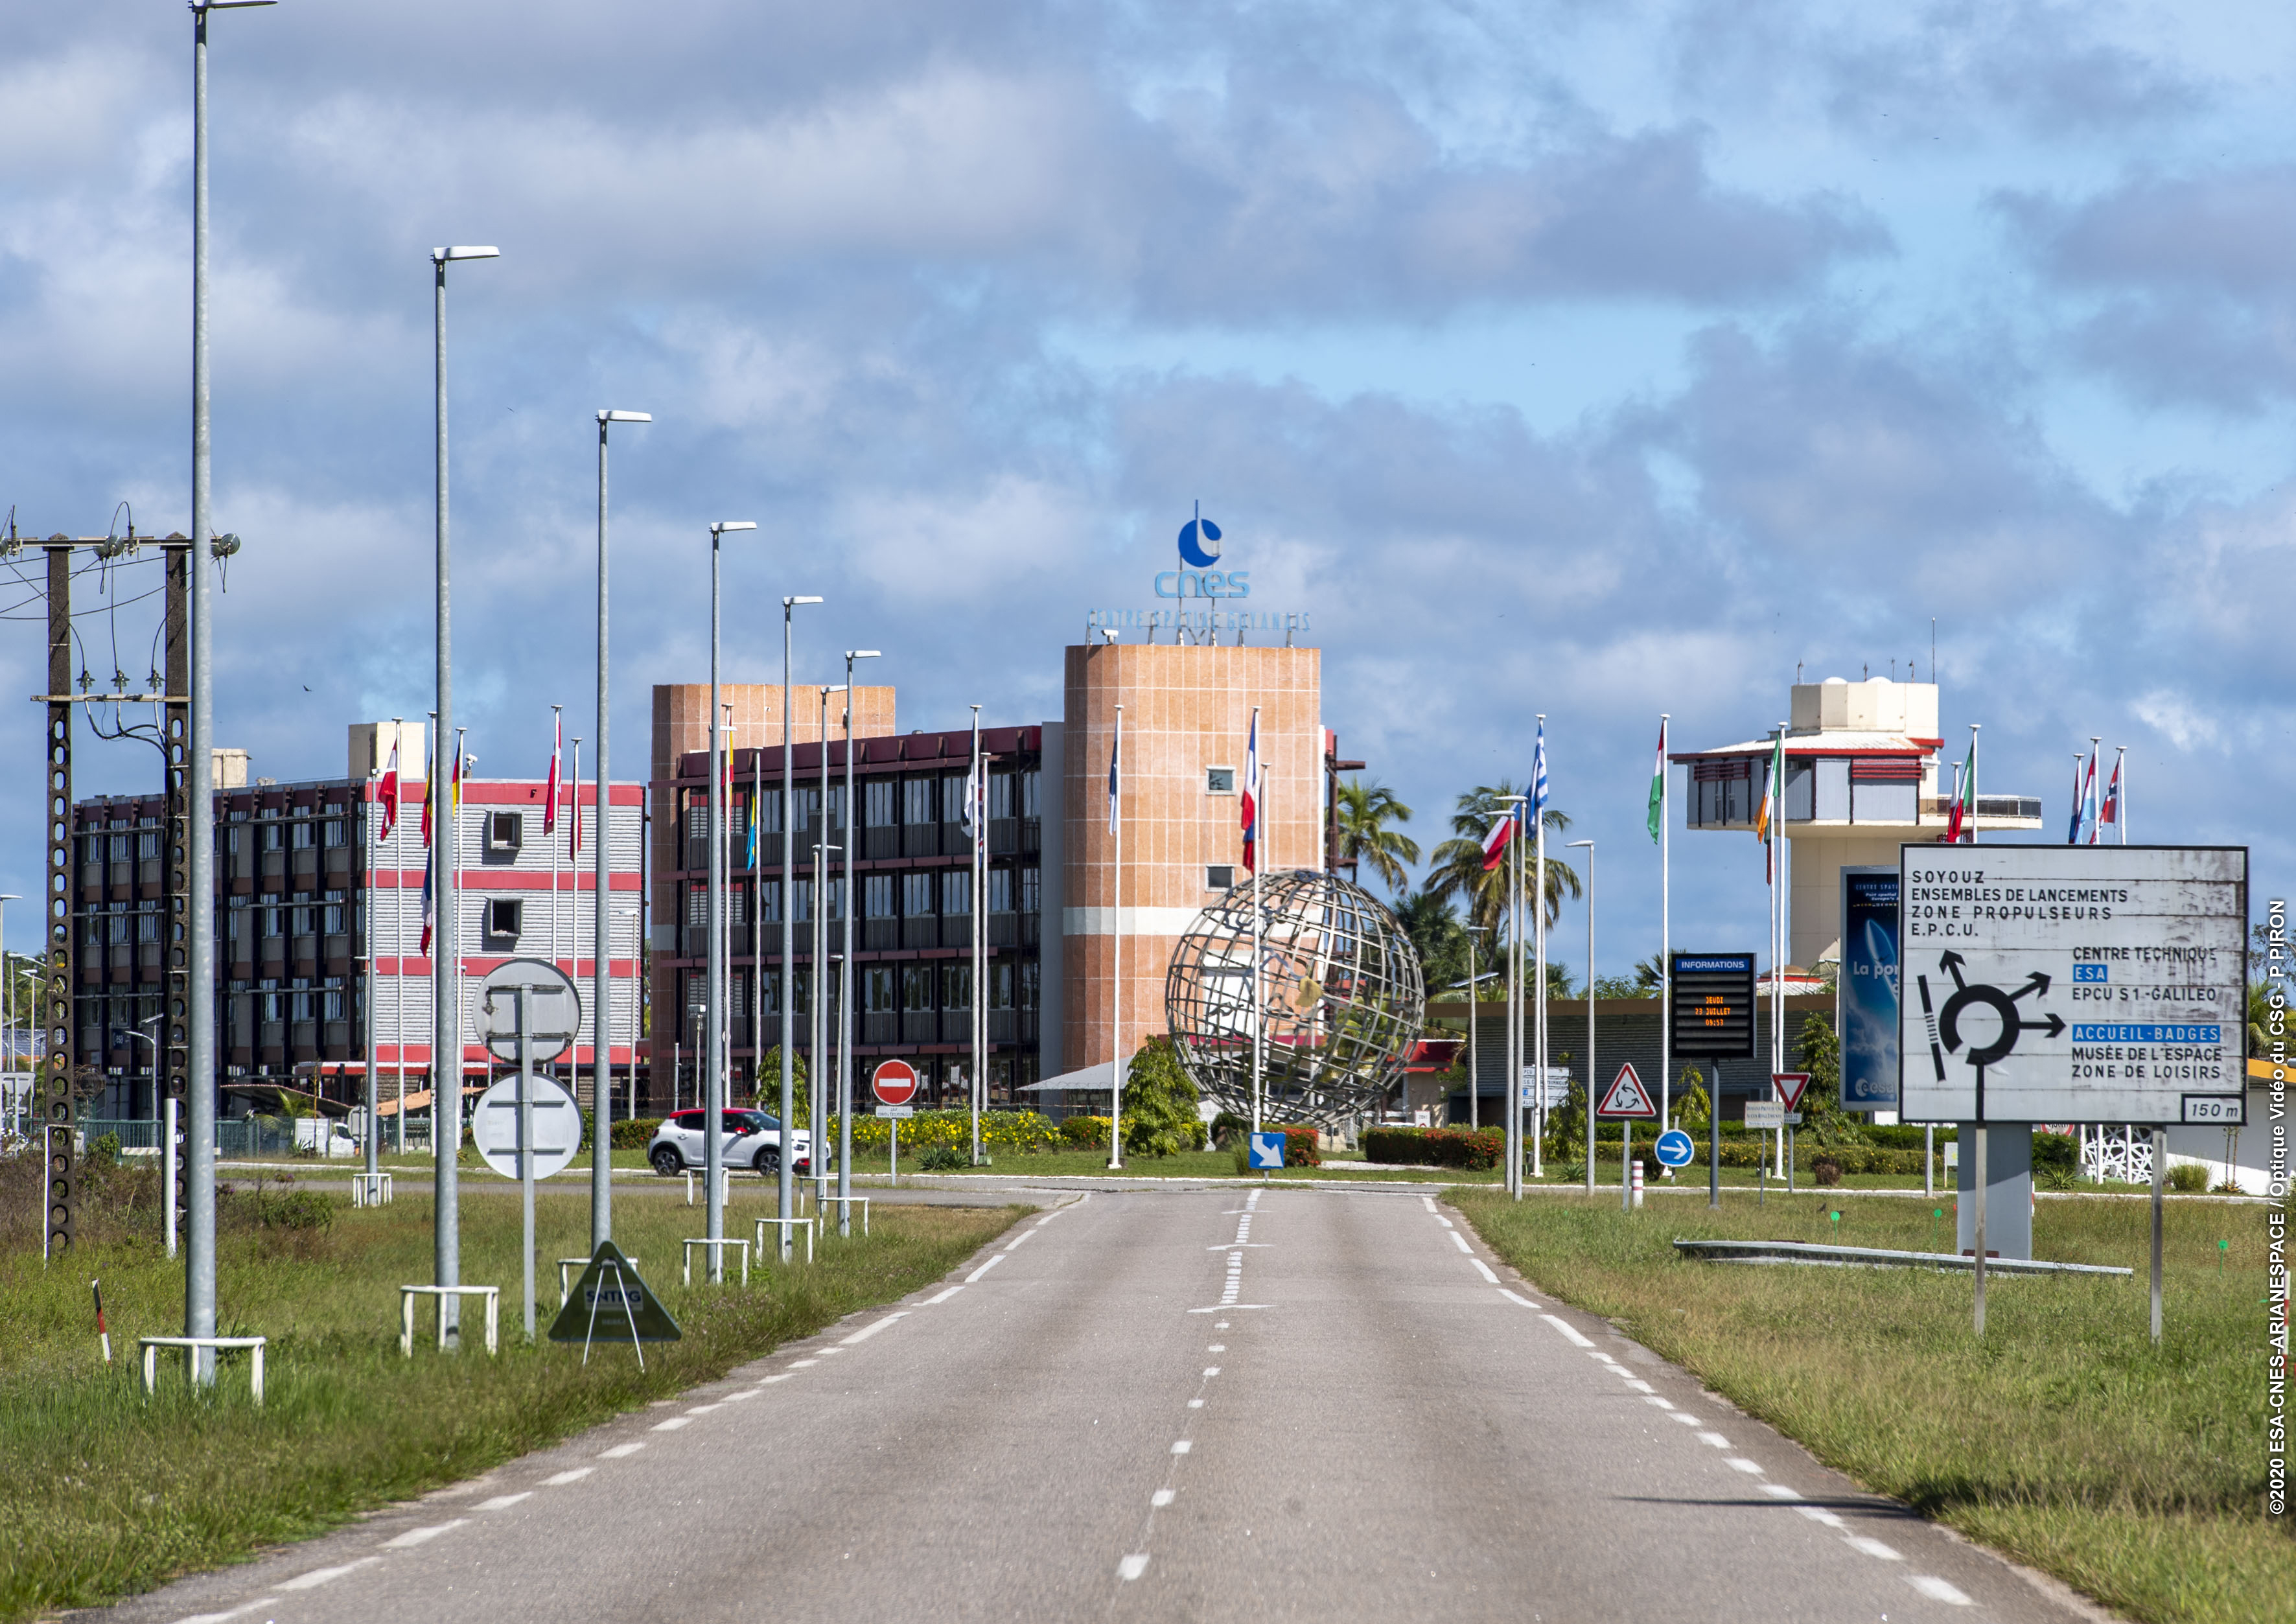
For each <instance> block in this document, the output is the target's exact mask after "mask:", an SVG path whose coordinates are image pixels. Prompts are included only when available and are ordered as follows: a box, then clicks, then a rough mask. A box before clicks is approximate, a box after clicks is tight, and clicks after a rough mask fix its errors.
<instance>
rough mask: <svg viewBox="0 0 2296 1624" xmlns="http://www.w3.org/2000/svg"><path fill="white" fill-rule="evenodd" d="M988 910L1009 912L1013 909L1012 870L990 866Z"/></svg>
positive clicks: (999, 912)
mask: <svg viewBox="0 0 2296 1624" xmlns="http://www.w3.org/2000/svg"><path fill="white" fill-rule="evenodd" d="M988 911H989V912H990V913H992V914H1009V913H1011V912H1012V911H1013V871H1012V870H1011V869H1009V868H992V869H990V870H989V871H988Z"/></svg>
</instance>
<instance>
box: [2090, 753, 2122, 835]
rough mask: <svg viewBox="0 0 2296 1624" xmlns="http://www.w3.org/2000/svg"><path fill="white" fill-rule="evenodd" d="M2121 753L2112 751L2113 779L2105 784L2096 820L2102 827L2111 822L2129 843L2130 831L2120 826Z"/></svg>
mask: <svg viewBox="0 0 2296 1624" xmlns="http://www.w3.org/2000/svg"><path fill="white" fill-rule="evenodd" d="M2120 755H2121V752H2120V750H2114V751H2113V753H2112V782H2111V783H2107V784H2106V785H2105V786H2104V805H2103V807H2101V808H2098V810H2097V815H2096V821H2097V824H2098V825H2099V826H2100V827H2102V826H2103V825H2104V824H2112V825H2113V827H2114V828H2115V829H2116V830H2117V831H2119V833H2120V838H2121V843H2122V844H2123V845H2126V844H2128V831H2127V830H2125V829H2121V828H2120Z"/></svg>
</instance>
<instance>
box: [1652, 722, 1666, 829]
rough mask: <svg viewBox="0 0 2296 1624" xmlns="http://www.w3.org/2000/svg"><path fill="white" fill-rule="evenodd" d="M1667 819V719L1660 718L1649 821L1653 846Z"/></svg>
mask: <svg viewBox="0 0 2296 1624" xmlns="http://www.w3.org/2000/svg"><path fill="white" fill-rule="evenodd" d="M1665 819H1666V721H1665V718H1660V721H1659V725H1658V762H1657V765H1655V766H1654V767H1652V768H1651V792H1650V817H1649V820H1648V821H1649V824H1650V837H1651V844H1652V845H1653V846H1655V845H1657V844H1658V832H1659V829H1660V827H1661V825H1662V824H1664V822H1665Z"/></svg>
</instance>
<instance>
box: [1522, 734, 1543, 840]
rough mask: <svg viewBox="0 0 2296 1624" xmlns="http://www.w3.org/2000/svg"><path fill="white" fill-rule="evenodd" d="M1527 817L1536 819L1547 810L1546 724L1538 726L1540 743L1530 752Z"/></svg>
mask: <svg viewBox="0 0 2296 1624" xmlns="http://www.w3.org/2000/svg"><path fill="white" fill-rule="evenodd" d="M1524 810H1525V812H1526V813H1527V815H1528V816H1530V817H1532V818H1536V817H1538V815H1539V814H1540V813H1542V812H1544V811H1546V723H1545V722H1541V723H1540V724H1539V725H1538V743H1537V744H1535V745H1534V746H1533V747H1532V749H1531V752H1530V804H1529V807H1527V808H1525V809H1524Z"/></svg>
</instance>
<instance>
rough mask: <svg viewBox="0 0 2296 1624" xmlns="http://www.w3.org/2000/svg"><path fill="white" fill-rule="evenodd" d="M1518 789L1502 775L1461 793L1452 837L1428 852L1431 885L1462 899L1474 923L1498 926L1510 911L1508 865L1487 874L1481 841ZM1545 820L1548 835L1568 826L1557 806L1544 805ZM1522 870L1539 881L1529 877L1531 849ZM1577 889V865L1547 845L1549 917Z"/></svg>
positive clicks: (1549, 918) (1440, 893)
mask: <svg viewBox="0 0 2296 1624" xmlns="http://www.w3.org/2000/svg"><path fill="white" fill-rule="evenodd" d="M1514 792H1515V788H1514V786H1513V784H1512V783H1508V782H1507V781H1506V780H1505V779H1504V778H1502V779H1501V780H1499V782H1498V783H1495V784H1482V785H1480V786H1478V787H1477V788H1475V789H1472V790H1470V791H1467V793H1465V794H1464V795H1462V796H1460V797H1459V803H1458V809H1457V810H1456V812H1454V813H1453V814H1452V815H1451V833H1452V835H1453V838H1452V839H1450V840H1447V841H1444V842H1443V843H1442V844H1441V845H1439V846H1438V847H1436V848H1435V849H1434V852H1433V853H1432V854H1431V857H1430V862H1431V865H1432V867H1431V869H1430V871H1429V873H1428V875H1427V889H1428V890H1430V891H1431V892H1433V893H1434V894H1435V895H1436V896H1438V897H1440V898H1444V899H1445V900H1447V901H1448V900H1450V899H1451V898H1459V899H1461V900H1462V901H1464V903H1465V905H1466V908H1467V923H1470V924H1478V925H1483V926H1486V927H1490V926H1496V925H1497V923H1499V921H1500V920H1501V919H1502V918H1503V917H1504V916H1505V913H1506V900H1507V897H1506V886H1507V881H1506V876H1507V865H1506V864H1505V862H1504V861H1502V862H1500V863H1499V864H1497V865H1496V866H1495V867H1493V868H1492V869H1491V870H1490V872H1489V873H1488V874H1486V873H1485V872H1484V871H1483V841H1484V840H1485V839H1486V838H1487V837H1488V835H1489V834H1490V832H1491V830H1492V828H1493V826H1494V825H1496V824H1497V823H1498V821H1499V819H1500V818H1501V817H1503V816H1505V815H1506V810H1507V808H1506V806H1505V797H1507V796H1509V795H1512V794H1513V793H1514ZM1541 821H1543V822H1544V823H1545V824H1546V830H1547V833H1549V834H1550V835H1559V834H1562V833H1563V832H1565V831H1566V830H1568V829H1569V828H1570V817H1569V816H1568V815H1566V814H1564V813H1562V812H1560V811H1558V810H1556V809H1555V808H1553V807H1549V808H1547V809H1546V814H1545V816H1544V817H1543V819H1542V820H1541ZM1552 843H1553V842H1551V841H1550V842H1549V844H1550V845H1551V844H1552ZM1523 874H1524V881H1523V884H1524V887H1525V889H1529V888H1530V887H1532V886H1534V885H1536V883H1537V882H1536V881H1534V880H1532V879H1530V878H1529V874H1530V864H1529V855H1528V854H1525V857H1524V865H1523ZM1578 895H1579V871H1578V870H1577V869H1575V868H1573V867H1571V866H1570V864H1568V863H1566V862H1564V861H1563V860H1562V858H1561V857H1556V856H1554V853H1553V852H1552V851H1549V853H1548V854H1547V858H1546V923H1548V924H1550V925H1551V924H1553V923H1554V922H1555V920H1556V919H1557V918H1558V917H1560V916H1561V915H1562V904H1563V901H1564V899H1565V898H1576V897H1577V896H1578Z"/></svg>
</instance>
